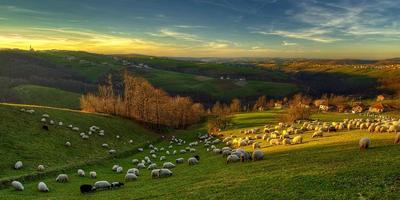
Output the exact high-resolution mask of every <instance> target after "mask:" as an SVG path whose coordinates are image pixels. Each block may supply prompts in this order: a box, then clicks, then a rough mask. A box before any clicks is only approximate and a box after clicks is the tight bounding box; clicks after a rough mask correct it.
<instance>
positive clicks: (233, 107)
mask: <svg viewBox="0 0 400 200" xmlns="http://www.w3.org/2000/svg"><path fill="white" fill-rule="evenodd" d="M229 107H230V112H231V113H237V112H240V111H241V102H240V100H239V99H236V98H235V99H233V100H232V102H231V104H230V106H229Z"/></svg>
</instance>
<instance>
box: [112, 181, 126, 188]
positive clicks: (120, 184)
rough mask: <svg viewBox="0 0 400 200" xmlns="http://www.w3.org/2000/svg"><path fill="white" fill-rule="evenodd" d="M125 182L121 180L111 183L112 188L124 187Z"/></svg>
mask: <svg viewBox="0 0 400 200" xmlns="http://www.w3.org/2000/svg"><path fill="white" fill-rule="evenodd" d="M124 185H125V184H124V183H121V182H112V183H111V188H120V187H122V186H124Z"/></svg>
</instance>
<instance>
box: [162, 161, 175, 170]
mask: <svg viewBox="0 0 400 200" xmlns="http://www.w3.org/2000/svg"><path fill="white" fill-rule="evenodd" d="M174 167H175V165H174V164H173V163H172V162H165V163H164V164H163V168H166V169H172V168H174Z"/></svg>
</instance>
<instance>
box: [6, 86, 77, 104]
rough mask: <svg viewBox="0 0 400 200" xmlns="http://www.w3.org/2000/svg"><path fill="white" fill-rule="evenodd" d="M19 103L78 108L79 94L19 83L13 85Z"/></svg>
mask: <svg viewBox="0 0 400 200" xmlns="http://www.w3.org/2000/svg"><path fill="white" fill-rule="evenodd" d="M13 90H14V91H15V92H16V94H17V95H18V97H19V99H20V103H23V104H33V105H41V106H52V107H64V108H71V109H79V107H80V105H79V98H80V96H81V95H80V94H78V93H74V92H68V91H64V90H60V89H55V88H50V87H44V86H38V85H19V86H17V87H14V88H13Z"/></svg>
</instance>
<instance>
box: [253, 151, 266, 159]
mask: <svg viewBox="0 0 400 200" xmlns="http://www.w3.org/2000/svg"><path fill="white" fill-rule="evenodd" d="M252 157H253V161H257V160H263V159H264V152H263V151H260V150H255V151H254V152H253V156H252Z"/></svg>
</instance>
